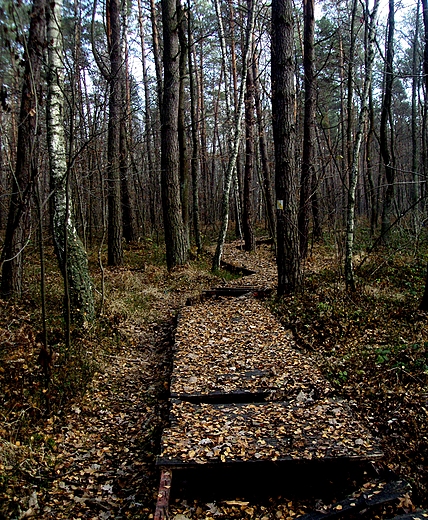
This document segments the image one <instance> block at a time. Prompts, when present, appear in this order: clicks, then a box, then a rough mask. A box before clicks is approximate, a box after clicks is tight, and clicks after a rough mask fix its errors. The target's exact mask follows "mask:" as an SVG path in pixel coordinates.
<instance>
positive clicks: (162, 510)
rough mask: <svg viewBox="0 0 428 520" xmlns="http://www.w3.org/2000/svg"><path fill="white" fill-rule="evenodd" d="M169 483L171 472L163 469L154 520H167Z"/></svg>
mask: <svg viewBox="0 0 428 520" xmlns="http://www.w3.org/2000/svg"><path fill="white" fill-rule="evenodd" d="M171 481H172V471H171V470H170V469H163V470H162V473H161V477H160V484H159V491H158V496H157V502H156V509H155V515H154V520H166V519H167V518H168V507H169V498H170V494H171Z"/></svg>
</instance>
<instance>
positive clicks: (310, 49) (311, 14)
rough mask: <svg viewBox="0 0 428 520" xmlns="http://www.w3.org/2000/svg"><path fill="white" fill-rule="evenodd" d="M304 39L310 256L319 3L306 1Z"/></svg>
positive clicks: (305, 230) (303, 184)
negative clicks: (317, 6) (315, 57)
mask: <svg viewBox="0 0 428 520" xmlns="http://www.w3.org/2000/svg"><path fill="white" fill-rule="evenodd" d="M303 17H304V38H303V45H304V50H303V73H304V78H305V109H304V121H303V157H302V171H301V177H300V204H299V219H298V226H299V235H300V254H301V256H302V258H306V257H307V255H308V244H309V216H310V209H311V198H312V197H311V191H312V179H313V177H314V164H313V160H314V159H313V157H314V138H315V135H314V123H315V108H314V107H315V99H314V97H315V93H314V81H315V75H314V28H315V0H303Z"/></svg>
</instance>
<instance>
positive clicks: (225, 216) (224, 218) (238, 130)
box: [212, 0, 255, 271]
mask: <svg viewBox="0 0 428 520" xmlns="http://www.w3.org/2000/svg"><path fill="white" fill-rule="evenodd" d="M215 4H216V11H217V18H218V21H219V28H220V43H221V46H222V55H223V65H224V67H227V62H226V59H225V57H226V54H225V40H224V32H223V25H222V21H221V12H220V6H219V4H218V1H217V0H216V2H215ZM254 17H255V6H254V2H250V7H249V11H248V18H247V29H246V34H245V47H244V52H243V56H242V77H241V85H240V90H239V100H238V108H237V112H236V119H235V128H234V129H233V131H234V134H233V141H232V152H231V154H230V156H229V161H228V165H227V170H226V175H225V182H224V188H223V197H222V210H221V211H222V215H221V228H220V233H219V236H218V239H217V248H216V251H215V254H214V258H213V264H212V270H213V271H216V270H218V269H219V267H220V260H221V257H222V254H223V246H224V242H225V240H226V233H227V228H228V224H229V196H230V188H231V185H232V179H233V172H234V171H235V166H236V159H237V157H238V151H239V145H240V142H241V134H242V113H243V109H244V92H245V84H246V78H247V72H248V58H249V54H250V47H251V37H252V34H253V29H254ZM225 84H226V85H227V81H225ZM227 97H228V96H227V95H226V99H227Z"/></svg>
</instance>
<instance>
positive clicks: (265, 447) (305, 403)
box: [155, 283, 382, 519]
mask: <svg viewBox="0 0 428 520" xmlns="http://www.w3.org/2000/svg"><path fill="white" fill-rule="evenodd" d="M263 287H264V288H268V284H267V283H264V284H263ZM254 292H258V291H254ZM211 294H214V296H212V297H211V298H210V299H207V300H205V301H202V302H200V303H197V304H195V305H192V306H189V307H186V308H183V310H182V312H181V314H180V317H179V320H178V325H177V331H176V336H175V346H174V359H173V371H172V379H171V386H170V392H171V400H170V403H171V409H170V426H169V427H168V428H166V429H165V430H164V432H163V435H162V440H161V452H160V454H159V457H158V462H157V463H158V465H159V466H160V468H161V469H163V470H164V472H163V476H162V478H163V480H164V485H163V489H161V491H160V495H161V496H162V497H161V499H160V501H159V504H158V508H157V510H156V516H155V519H161V518H166V516H165V509H166V508H167V505H168V494H169V489H170V487H171V474H173V473H174V474H176V473H178V472H181V471H183V470H191V469H194V470H196V471H197V470H198V469H201V468H204V469H209V470H212V471H214V472H215V471H218V470H219V469H220V470H221V468H226V467H227V468H229V470H231V469H233V468H236V467H238V466H239V467H240V468H241V470H242V469H243V471H244V472H245V471H246V469H245V468H250V466H251V468H254V467H256V468H257V467H259V468H261V467H262V465H264V467H267V468H270V467H273V465H274V466H275V468H278V467H279V466H280V465H281V464H282V465H286V464H290V463H306V464H307V463H308V462H315V461H342V462H343V461H347V462H349V461H354V462H355V461H371V460H374V459H377V458H380V457H382V452H381V450H380V448H379V445H378V444H377V442H376V439H375V438H374V437H373V436H372V435H371V434H370V432H369V431H368V430H367V429H366V428H365V426H364V425H362V424H361V423H360V422H359V421H358V420H357V419H356V418H355V416H354V415H353V413H352V410H351V407H350V405H349V404H348V403H347V402H346V401H344V400H343V399H341V398H339V397H338V396H337V395H335V393H334V391H333V390H332V388H331V386H330V385H329V383H328V381H327V380H326V379H325V378H324V377H323V376H322V374H321V372H320V371H319V370H318V368H317V367H316V364H315V362H314V361H313V360H312V359H311V358H310V357H309V356H308V355H306V354H302V353H300V352H299V351H298V349H297V348H296V345H295V344H294V342H293V336H292V333H291V331H287V330H285V329H284V327H283V326H282V325H281V324H280V323H279V322H278V320H277V319H276V318H275V317H274V316H273V315H272V314H271V312H270V311H269V310H268V308H267V306H266V305H264V304H263V303H262V302H260V301H259V300H258V299H257V298H255V297H254V296H253V294H252V292H251V291H250V292H249V294H247V295H241V296H239V297H227V296H215V291H214V292H212V293H211ZM268 471H269V469H268ZM309 471H310V470H309ZM257 473H258V470H257V469H256V472H255V475H256V478H257ZM214 474H215V473H213V475H214ZM261 474H262V472H261V473H260V475H261ZM216 475H217V476H216V477H215V478H223V477H222V476H221V473H220V474H216ZM219 475H220V476H219ZM208 478H209V477H208ZM172 485H173V484H172Z"/></svg>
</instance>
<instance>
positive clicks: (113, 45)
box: [106, 0, 123, 266]
mask: <svg viewBox="0 0 428 520" xmlns="http://www.w3.org/2000/svg"><path fill="white" fill-rule="evenodd" d="M106 6H107V9H106V16H107V40H108V50H109V55H110V71H109V73H108V82H109V87H110V92H109V113H108V144H107V149H108V151H107V175H108V179H107V186H108V236H107V250H108V259H107V261H108V265H112V266H114V265H121V264H122V262H123V246H122V239H123V222H122V193H121V191H122V190H121V179H120V123H121V118H122V113H121V112H122V111H121V106H122V81H121V80H122V68H121V65H122V63H121V61H122V60H121V44H120V2H119V0H108V2H107V4H106Z"/></svg>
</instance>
